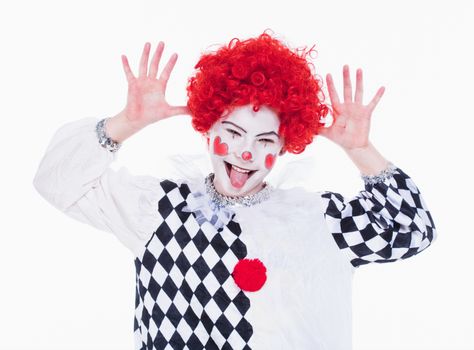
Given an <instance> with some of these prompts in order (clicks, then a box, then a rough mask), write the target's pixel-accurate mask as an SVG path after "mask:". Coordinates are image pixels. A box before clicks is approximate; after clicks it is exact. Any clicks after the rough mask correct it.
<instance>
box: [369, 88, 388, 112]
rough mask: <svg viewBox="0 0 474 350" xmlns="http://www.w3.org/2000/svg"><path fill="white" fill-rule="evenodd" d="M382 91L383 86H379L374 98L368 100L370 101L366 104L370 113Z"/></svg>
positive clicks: (383, 90)
mask: <svg viewBox="0 0 474 350" xmlns="http://www.w3.org/2000/svg"><path fill="white" fill-rule="evenodd" d="M384 92H385V87H383V86H382V87H380V88H379V90H378V91H377V93H376V94H375V96H374V98H373V99H372V101H370V103H369V104H368V105H367V107H368V108H369V111H370V113H372V111H373V110H374V108H375V106H377V103H379V101H380V99H381V98H382V96H383V93H384Z"/></svg>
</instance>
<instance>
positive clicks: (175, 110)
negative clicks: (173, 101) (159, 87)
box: [169, 106, 191, 116]
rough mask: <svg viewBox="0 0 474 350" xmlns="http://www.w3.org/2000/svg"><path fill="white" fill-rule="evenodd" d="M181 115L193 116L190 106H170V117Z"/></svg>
mask: <svg viewBox="0 0 474 350" xmlns="http://www.w3.org/2000/svg"><path fill="white" fill-rule="evenodd" d="M181 114H191V111H190V110H189V108H188V106H170V114H169V115H170V116H172V115H181Z"/></svg>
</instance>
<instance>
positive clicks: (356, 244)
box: [321, 164, 437, 267]
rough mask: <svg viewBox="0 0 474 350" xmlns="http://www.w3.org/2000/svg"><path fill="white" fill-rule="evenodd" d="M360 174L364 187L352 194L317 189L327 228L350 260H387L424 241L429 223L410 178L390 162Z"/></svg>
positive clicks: (432, 232) (430, 231) (431, 233)
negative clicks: (374, 172) (377, 170)
mask: <svg viewBox="0 0 474 350" xmlns="http://www.w3.org/2000/svg"><path fill="white" fill-rule="evenodd" d="M362 178H363V180H364V185H365V190H363V191H360V192H359V193H358V194H357V195H356V196H355V197H353V198H345V197H343V196H342V195H341V194H339V193H334V192H329V191H325V192H321V196H322V200H323V203H324V217H325V219H326V223H327V226H328V228H329V231H330V233H331V234H332V236H333V238H334V240H335V241H336V243H337V245H338V247H339V248H340V249H341V250H342V251H343V252H344V253H345V255H346V256H347V258H348V259H349V261H350V263H351V264H352V265H353V266H354V267H359V266H360V265H364V264H369V263H373V262H375V263H386V262H393V261H397V260H400V259H406V258H409V257H411V256H413V255H416V254H418V253H420V252H421V251H423V250H424V249H426V248H427V247H428V246H430V244H431V243H432V242H433V241H434V240H435V239H436V237H437V234H436V228H435V224H434V222H433V219H432V217H431V214H430V212H429V211H428V207H427V206H426V203H425V201H424V199H423V197H422V196H421V193H420V190H419V189H418V188H417V186H416V185H415V183H414V182H413V180H412V179H411V178H410V177H409V176H408V175H407V174H406V173H404V172H403V171H402V170H401V169H400V168H398V167H396V166H395V165H393V164H390V165H389V167H388V168H387V169H386V170H384V171H383V172H381V173H380V174H377V175H372V176H362Z"/></svg>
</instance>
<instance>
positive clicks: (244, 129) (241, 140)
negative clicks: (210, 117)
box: [209, 105, 283, 196]
mask: <svg viewBox="0 0 474 350" xmlns="http://www.w3.org/2000/svg"><path fill="white" fill-rule="evenodd" d="M279 127H280V120H279V119H278V115H277V114H276V113H275V112H274V111H272V110H271V109H269V108H267V107H265V106H262V107H260V109H259V111H258V112H254V111H253V109H252V106H251V105H247V106H243V107H238V108H236V109H234V110H233V111H232V112H231V113H229V114H227V115H224V116H223V117H222V118H221V119H220V120H218V121H217V122H215V123H214V125H213V126H212V128H211V129H210V130H209V152H210V156H211V162H212V166H213V169H214V174H215V176H214V186H215V187H216V190H217V191H218V192H220V193H222V194H225V195H228V196H243V195H248V194H253V193H256V192H258V191H259V190H261V189H262V188H263V180H264V178H265V177H266V176H267V175H268V173H269V172H270V171H271V170H272V168H273V165H274V164H275V161H276V158H277V157H278V155H279V153H280V151H281V149H282V147H283V139H282V137H280V135H279V134H278V129H279Z"/></svg>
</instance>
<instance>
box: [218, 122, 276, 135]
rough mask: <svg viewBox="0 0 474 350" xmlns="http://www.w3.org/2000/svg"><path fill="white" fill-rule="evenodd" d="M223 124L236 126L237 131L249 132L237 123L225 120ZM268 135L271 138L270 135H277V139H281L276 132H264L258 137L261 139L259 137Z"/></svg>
mask: <svg viewBox="0 0 474 350" xmlns="http://www.w3.org/2000/svg"><path fill="white" fill-rule="evenodd" d="M222 124H231V125H233V126H235V127H236V128H237V129H240V130H242V131H243V132H245V133H247V131H246V130H245V129H244V128H242V127H240V126H238V125H237V124H235V123H232V122H229V121H226V120H224V121H223V122H222ZM266 135H268V136H270V135H275V136H276V137H278V138H280V135H278V134H277V133H276V132H275V131H268V132H262V133H261V134H258V135H257V137H259V136H266Z"/></svg>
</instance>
